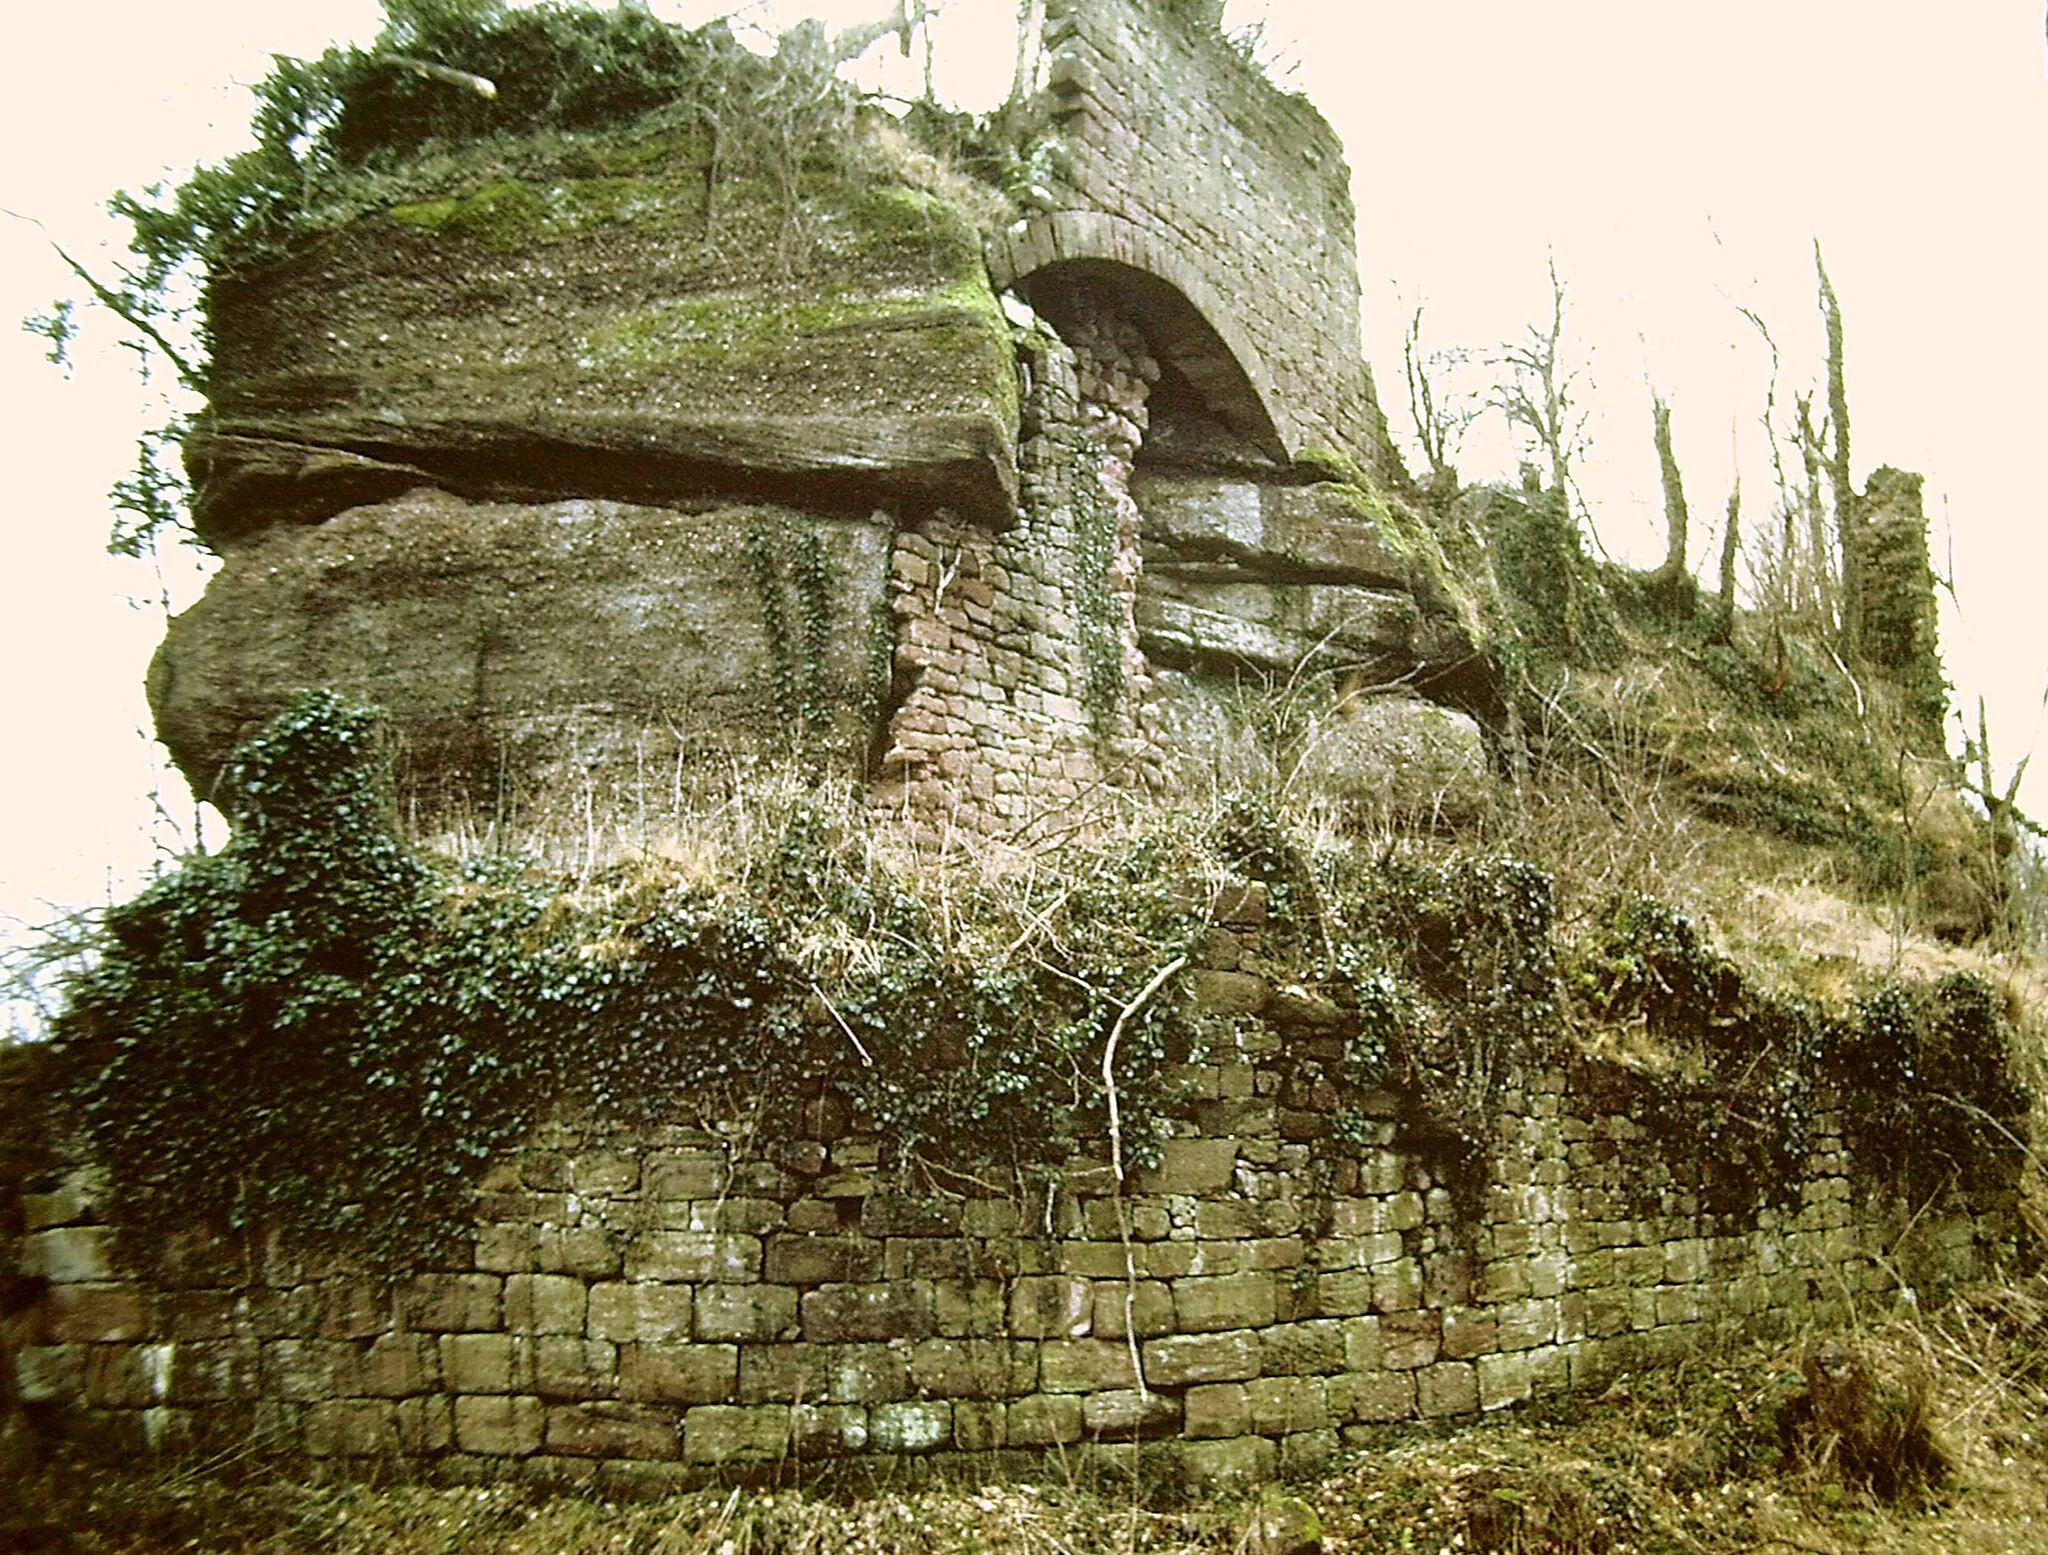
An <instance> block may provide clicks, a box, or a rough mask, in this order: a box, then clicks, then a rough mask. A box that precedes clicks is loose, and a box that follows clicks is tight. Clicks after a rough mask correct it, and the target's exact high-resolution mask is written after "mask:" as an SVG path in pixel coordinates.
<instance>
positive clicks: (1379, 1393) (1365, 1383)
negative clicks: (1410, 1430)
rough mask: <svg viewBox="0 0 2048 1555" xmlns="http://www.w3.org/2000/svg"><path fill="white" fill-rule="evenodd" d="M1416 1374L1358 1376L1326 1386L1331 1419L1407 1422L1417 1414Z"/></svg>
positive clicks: (1393, 1373) (1391, 1373) (1352, 1375)
mask: <svg viewBox="0 0 2048 1555" xmlns="http://www.w3.org/2000/svg"><path fill="white" fill-rule="evenodd" d="M1415 1393H1416V1390H1415V1374H1414V1373H1413V1372H1408V1371H1395V1372H1388V1371H1380V1372H1354V1373H1350V1374H1347V1375H1344V1376H1338V1377H1332V1378H1330V1379H1329V1380H1328V1381H1327V1382H1326V1383H1325V1384H1324V1390H1323V1395H1324V1400H1325V1403H1326V1404H1327V1406H1328V1408H1329V1411H1330V1413H1331V1415H1333V1416H1334V1417H1335V1418H1336V1419H1338V1420H1340V1421H1343V1422H1345V1423H1347V1424H1350V1423H1371V1422H1375V1421H1382V1420H1407V1419H1409V1418H1411V1417H1412V1416H1413V1415H1414V1414H1415Z"/></svg>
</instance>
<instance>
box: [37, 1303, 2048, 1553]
mask: <svg viewBox="0 0 2048 1555" xmlns="http://www.w3.org/2000/svg"><path fill="white" fill-rule="evenodd" d="M1823 1372H1830V1373H1832V1374H1833V1375H1835V1376H1838V1377H1840V1376H1847V1377H1849V1378H1851V1379H1852V1381H1853V1382H1854V1384H1855V1386H1854V1387H1853V1388H1852V1389H1851V1392H1850V1401H1849V1402H1848V1403H1847V1404H1843V1403H1841V1402H1840V1400H1839V1399H1837V1401H1836V1403H1835V1404H1833V1405H1832V1406H1831V1405H1829V1404H1828V1403H1827V1402H1826V1400H1825V1399H1823V1398H1822V1397H1821V1395H1822V1393H1823V1392H1824V1389H1825V1386H1826V1384H1825V1383H1824V1382H1817V1381H1816V1380H1815V1379H1816V1378H1817V1377H1819V1376H1821V1375H1822V1374H1823ZM1816 1400H1818V1401H1819V1402H1816ZM1915 1407H1917V1410H1918V1414H1917V1415H1915V1414H1914V1409H1915ZM1907 1419H1917V1420H1918V1421H1919V1422H1920V1423H1922V1424H1924V1426H1925V1428H1926V1435H1925V1437H1924V1438H1921V1440H1922V1441H1923V1442H1924V1443H1925V1444H1930V1447H1931V1450H1930V1451H1929V1452H1927V1453H1923V1454H1922V1456H1921V1457H1914V1455H1913V1454H1912V1453H1911V1452H1908V1451H1905V1450H1904V1449H1903V1448H1901V1447H1900V1445H1899V1442H1900V1440H1902V1438H1900V1435H1899V1433H1898V1432H1897V1431H1896V1430H1894V1429H1893V1427H1895V1426H1897V1425H1898V1423H1899V1422H1900V1421H1901V1420H1907ZM1858 1433H1862V1435H1861V1436H1860V1437H1859V1435H1858ZM1855 1440H1863V1441H1865V1442H1866V1443H1867V1442H1872V1441H1874V1442H1878V1443H1880V1444H1882V1443H1887V1442H1889V1443H1892V1445H1891V1446H1890V1447H1882V1446H1881V1447H1880V1448H1879V1449H1878V1451H1879V1454H1880V1457H1879V1459H1878V1460H1877V1461H1878V1471H1875V1472H1874V1471H1873V1468H1872V1462H1873V1460H1872V1458H1871V1457H1870V1455H1869V1454H1868V1453H1865V1455H1864V1456H1862V1457H1859V1456H1858V1455H1857V1453H1855V1452H1852V1451H1850V1450H1848V1446H1847V1445H1845V1444H1847V1443H1850V1442H1852V1441H1855ZM1884 1453H1889V1454H1890V1457H1889V1458H1888V1459H1887V1458H1884V1457H1883V1456H1882V1455H1883V1454H1884ZM1111 1461H1114V1460H1111ZM1922 1461H1931V1462H1933V1463H1934V1464H1936V1465H1937V1466H1938V1467H1937V1468H1936V1471H1935V1472H1934V1474H1933V1475H1932V1476H1931V1477H1929V1478H1924V1479H1923V1478H1919V1477H1916V1476H1915V1475H1914V1474H1913V1473H1911V1472H1901V1473H1899V1474H1898V1475H1896V1476H1893V1475H1891V1474H1890V1473H1888V1472H1886V1471H1885V1465H1886V1464H1889V1465H1890V1467H1891V1468H1893V1469H1897V1468H1900V1466H1901V1465H1904V1466H1905V1467H1906V1468H1910V1467H1911V1464H1912V1463H1917V1462H1922ZM1893 1477H1896V1478H1897V1480H1898V1483H1896V1484H1893V1483H1889V1480H1890V1479H1891V1478H1893ZM1880 1489H1884V1490H1885V1491H1887V1492H1888V1493H1886V1494H1880V1493H1879V1491H1880ZM1282 1493H1283V1492H1280V1491H1272V1490H1269V1491H1268V1492H1267V1496H1268V1498H1269V1499H1270V1498H1271V1497H1272V1496H1275V1495H1278V1494H1282ZM1284 1494H1285V1495H1286V1496H1288V1497H1289V1498H1291V1499H1295V1500H1298V1501H1299V1502H1300V1503H1302V1504H1303V1505H1304V1506H1305V1507H1306V1508H1307V1509H1309V1510H1310V1511H1312V1512H1313V1513H1314V1514H1315V1517H1316V1519H1317V1520H1319V1521H1320V1524H1321V1527H1322V1531H1323V1546H1322V1547H1323V1549H1324V1551H1326V1552H1328V1555H1344V1552H1354V1555H1379V1552H1392V1551H1429V1552H1432V1555H1434V1552H1437V1551H1467V1550H1469V1551H1501V1552H1510V1551H1512V1552H1518V1555H1594V1552H1610V1551H1611V1552H1617V1555H1619V1552H1628V1551H1634V1552H1641V1555H1738V1552H1750V1551H1765V1550H1786V1551H1807V1552H1811V1555H1849V1552H1851V1551H1866V1552H1876V1555H1935V1552H1941V1555H1949V1552H1953V1555H2006V1552H2009V1555H2023V1552H2026V1555H2033V1552H2038V1551H2040V1550H2041V1549H2042V1548H2044V1547H2048V1281H2043V1280H2041V1279H2038V1278H2037V1279H2035V1280H2033V1281H2031V1282H2027V1283H2015V1284H2008V1285H2004V1286H1984V1287H1977V1288H1972V1289H1968V1290H1965V1291H1963V1292H1961V1293H1959V1294H1958V1295H1957V1296H1956V1297H1955V1298H1954V1299H1953V1300H1952V1301H1950V1302H1949V1303H1948V1304H1946V1305H1944V1306H1943V1307H1941V1308H1940V1309H1939V1310H1936V1311H1933V1312H1929V1313H1925V1314H1923V1313H1920V1312H1917V1311H1915V1310H1913V1309H1912V1308H1910V1307H1907V1308H1904V1309H1901V1310H1899V1311H1896V1312H1892V1313H1888V1314H1885V1315H1882V1316H1872V1317H1867V1318H1865V1319H1864V1320H1862V1321H1860V1322H1858V1323H1857V1324H1855V1325H1853V1326H1851V1327H1849V1328H1846V1329H1840V1330H1836V1331H1833V1332H1829V1333H1807V1334H1804V1335H1799V1336H1795V1337H1794V1338H1792V1339H1790V1340H1786V1341H1782V1342H1779V1343H1775V1344H1768V1345H1766V1344H1759V1345H1755V1346H1752V1347H1749V1348H1747V1349H1745V1350H1742V1351H1739V1352H1736V1353H1733V1354H1728V1355H1722V1356H1715V1357H1702V1358H1699V1359H1697V1360H1695V1361H1694V1362H1692V1363H1690V1364H1688V1365H1686V1366H1683V1367H1681V1368H1678V1369H1677V1370H1675V1371H1670V1372H1664V1373H1658V1374H1642V1375H1635V1376H1627V1377H1623V1378H1621V1379H1619V1380H1618V1381H1616V1382H1615V1383H1613V1384H1612V1385H1611V1386H1610V1387H1608V1389H1607V1390H1606V1391H1605V1392H1604V1393H1602V1394H1600V1395H1598V1396H1597V1397H1578V1398H1571V1399H1566V1400H1560V1401H1555V1402H1552V1403H1547V1404H1542V1405H1537V1406H1529V1407H1525V1408H1522V1409H1518V1410H1514V1411H1509V1412H1504V1413H1502V1414H1500V1415H1498V1416H1495V1417H1492V1418H1490V1419H1486V1420H1482V1421H1478V1422H1467V1423H1458V1424H1449V1425H1442V1426H1412V1425H1411V1426H1399V1427H1393V1426H1390V1427H1386V1428H1383V1429H1382V1430H1380V1431H1378V1432H1377V1433H1376V1434H1375V1435H1374V1436H1373V1438H1372V1439H1371V1440H1370V1441H1368V1442H1364V1443H1361V1444H1359V1446H1358V1447H1357V1448H1356V1449H1354V1450H1352V1451H1349V1452H1347V1453H1346V1454H1345V1455H1344V1456H1343V1457H1341V1458H1340V1459H1339V1460H1338V1461H1337V1462H1336V1464H1335V1465H1334V1466H1333V1468H1332V1470H1331V1472H1329V1473H1328V1474H1327V1475H1326V1477H1324V1478H1323V1479H1321V1480H1319V1481H1316V1482H1313V1483H1307V1484H1301V1485H1295V1486H1291V1487H1286V1489H1285V1491H1284ZM1252 1510H1253V1507H1252V1506H1251V1505H1250V1504H1247V1503H1243V1502H1240V1501H1214V1502H1199V1501H1198V1502H1194V1503H1177V1502H1174V1501H1172V1500H1171V1499H1162V1498H1159V1497H1155V1496H1139V1495H1134V1494H1133V1493H1132V1492H1131V1491H1130V1490H1129V1489H1128V1488H1127V1487H1126V1486H1124V1485H1120V1484H1118V1483H1117V1482H1116V1481H1115V1479H1114V1478H1113V1477H1109V1476H1099V1475H1091V1474H1088V1473H1086V1472H1083V1471H1080V1470H1071V1471H1068V1472H1062V1465H1061V1464H1060V1462H1059V1461H1057V1460H1051V1459H1049V1460H1047V1463H1046V1476H1045V1478H1044V1479H1043V1480H1041V1481H1040V1482H1037V1483H1018V1484H1006V1485H985V1486H964V1485H963V1486H953V1487H948V1486H943V1485H924V1486H903V1487H900V1488H895V1489H889V1488H883V1489H878V1490H870V1491H867V1492H865V1493H862V1494H858V1495H832V1494H828V1493H825V1492H823V1491H818V1490H806V1489H800V1488H782V1489H762V1490H745V1491H736V1490H709V1491H700V1492H695V1493H691V1494H685V1495H671V1496H667V1497H664V1498H661V1499H659V1500H653V1501H644V1502H633V1503H610V1502H604V1501H600V1500H597V1499H594V1498H592V1497H590V1496H586V1495H583V1494H578V1493H573V1492H560V1491H549V1490H545V1489H541V1488H538V1487H533V1486H526V1485H511V1484H507V1485H488V1486H473V1485H462V1486H433V1485H425V1484H407V1483H400V1484H389V1485H383V1486H379V1485H375V1484H366V1483H349V1482H345V1481H339V1480H333V1479H329V1480H325V1481H323V1480H321V1479H318V1478H310V1477H295V1476H293V1475H291V1474H288V1473H283V1472H280V1471H277V1470H274V1469H271V1468H267V1467H264V1466H261V1465H258V1464H255V1463H253V1462H249V1461H239V1462H219V1461H216V1462H213V1463H210V1464H209V1463H200V1464H161V1465H152V1464H136V1463H128V1464H108V1463H104V1462H95V1461H92V1460H90V1459H87V1458H84V1457H80V1456H75V1455H73V1456H59V1457H57V1458H55V1459H54V1460H52V1461H50V1462H48V1463H47V1464H45V1465H44V1466H43V1467H41V1468H40V1469H38V1470H35V1471H33V1472H29V1473H25V1474H22V1475H19V1476H17V1477H15V1478H14V1479H13V1480H11V1481H10V1482H8V1483H6V1484H5V1485H4V1486H0V1548H5V1549H31V1548H44V1549H53V1550H57V1549H61V1550H69V1551H75V1552H81V1555H83V1552H95V1555H98V1552H108V1555H111V1552H143V1551H158V1550H204V1551H220V1552H224V1555H225V1552H239V1555H259V1552H260V1555H283V1552H286V1551H307V1552H322V1555H370V1552H373V1551H375V1552H379V1555H454V1552H468V1551H492V1552H504V1555H527V1552H531V1555H600V1552H603V1555H643V1552H644V1555H853V1552H861V1555H892V1552H901V1555H950V1552H960V1555H967V1552H974V1555H1061V1552H1064V1555H1082V1552H1128V1555H1140V1552H1147V1555H1150V1552H1158V1555H1167V1552H1180V1551H1238V1552H1242V1555H1250V1550H1251V1549H1252V1548H1256V1546H1255V1545H1251V1544H1250V1542H1249V1541H1247V1540H1246V1539H1245V1538H1244V1537H1243V1534H1244V1531H1245V1528H1246V1526H1247V1522H1248V1517H1249V1514H1250V1512H1251V1511H1252Z"/></svg>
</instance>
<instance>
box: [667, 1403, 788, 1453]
mask: <svg viewBox="0 0 2048 1555" xmlns="http://www.w3.org/2000/svg"><path fill="white" fill-rule="evenodd" d="M789 1429H790V1411H789V1406H788V1405H787V1404H762V1405H757V1406H755V1407H752V1408H746V1407H741V1406H738V1405H732V1404H704V1405H700V1406H699V1407H698V1408H696V1409H693V1410H691V1411H690V1412H689V1413H688V1414H686V1415H684V1416H683V1457H684V1458H685V1459H686V1460H687V1461H688V1462H691V1463H758V1462H760V1461H762V1460H764V1459H773V1458H780V1457H782V1456H783V1455H784V1454H785V1453H786V1452H787V1451H788V1448H789Z"/></svg>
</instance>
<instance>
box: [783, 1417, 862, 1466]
mask: <svg viewBox="0 0 2048 1555" xmlns="http://www.w3.org/2000/svg"><path fill="white" fill-rule="evenodd" d="M789 1433H790V1450H791V1452H792V1453H793V1454H794V1455H795V1456H796V1457H798V1458H843V1457H847V1456H848V1455H850V1454H853V1453H857V1452H861V1451H864V1450H865V1449H866V1447H867V1445H868V1412H867V1411H866V1410H865V1409H863V1408H862V1407H861V1406H860V1405H858V1404H798V1405H796V1406H795V1407H794V1408H792V1409H791V1410H790V1412H789Z"/></svg>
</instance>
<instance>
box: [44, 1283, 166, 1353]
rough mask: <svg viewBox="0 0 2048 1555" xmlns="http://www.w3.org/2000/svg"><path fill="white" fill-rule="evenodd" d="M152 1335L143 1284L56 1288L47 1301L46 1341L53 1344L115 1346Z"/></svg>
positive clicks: (45, 1308) (51, 1288)
mask: <svg viewBox="0 0 2048 1555" xmlns="http://www.w3.org/2000/svg"><path fill="white" fill-rule="evenodd" d="M148 1332H149V1302H148V1299H147V1297H146V1296H145V1295H144V1292H143V1289H142V1287H141V1286H139V1285H52V1286H51V1287H50V1293H49V1295H48V1296H47V1297H46V1298H45V1299H44V1302H43V1338H44V1339H45V1340H47V1341H48V1342H50V1343H52V1344H69V1343H77V1342H82V1343H87V1344H115V1343H119V1342H120V1341H122V1340H128V1339H141V1338H144V1337H145V1336H146V1335H147V1334H148Z"/></svg>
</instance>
